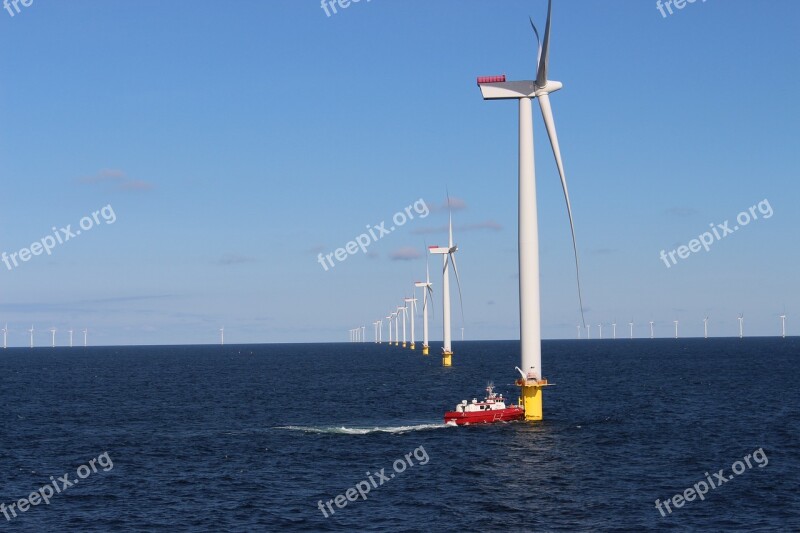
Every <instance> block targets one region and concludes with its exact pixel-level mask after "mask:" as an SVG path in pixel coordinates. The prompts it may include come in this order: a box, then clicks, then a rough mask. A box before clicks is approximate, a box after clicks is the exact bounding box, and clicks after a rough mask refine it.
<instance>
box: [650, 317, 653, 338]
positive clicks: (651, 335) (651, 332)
mask: <svg viewBox="0 0 800 533" xmlns="http://www.w3.org/2000/svg"><path fill="white" fill-rule="evenodd" d="M653 324H654V322H653V321H652V320H651V321H650V338H651V339H652V338H654V337H653Z"/></svg>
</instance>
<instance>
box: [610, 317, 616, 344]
mask: <svg viewBox="0 0 800 533" xmlns="http://www.w3.org/2000/svg"><path fill="white" fill-rule="evenodd" d="M611 327H612V328H614V335H613V338H614V340H617V321H616V320H615V321H614V322H613V323H612V324H611Z"/></svg>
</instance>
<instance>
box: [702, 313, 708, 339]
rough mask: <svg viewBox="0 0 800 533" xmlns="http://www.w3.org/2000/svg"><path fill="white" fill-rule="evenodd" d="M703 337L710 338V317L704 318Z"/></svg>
mask: <svg viewBox="0 0 800 533" xmlns="http://www.w3.org/2000/svg"><path fill="white" fill-rule="evenodd" d="M703 338H706V339H707V338H708V317H707V316H706V317H705V318H704V319H703Z"/></svg>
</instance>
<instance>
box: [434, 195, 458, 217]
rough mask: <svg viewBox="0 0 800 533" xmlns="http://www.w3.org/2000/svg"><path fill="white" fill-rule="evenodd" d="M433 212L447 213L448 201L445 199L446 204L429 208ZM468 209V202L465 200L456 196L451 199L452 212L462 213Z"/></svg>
mask: <svg viewBox="0 0 800 533" xmlns="http://www.w3.org/2000/svg"><path fill="white" fill-rule="evenodd" d="M428 207H429V209H430V210H431V212H433V213H438V212H441V211H444V212H447V211H448V209H447V199H446V198H445V200H444V202H442V203H441V204H433V205H429V206H428ZM466 208H467V202H465V201H464V199H463V198H456V197H455V196H451V197H450V211H462V210H464V209H466Z"/></svg>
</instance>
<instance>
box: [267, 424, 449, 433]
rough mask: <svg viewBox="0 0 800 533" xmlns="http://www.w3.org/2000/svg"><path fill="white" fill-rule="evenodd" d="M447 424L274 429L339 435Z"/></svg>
mask: <svg viewBox="0 0 800 533" xmlns="http://www.w3.org/2000/svg"><path fill="white" fill-rule="evenodd" d="M446 427H449V426H446V425H445V424H417V425H413V426H384V427H372V428H364V427H361V428H359V427H345V426H342V427H330V426H327V427H314V426H279V427H276V428H275V429H283V430H286V431H304V432H306V433H332V434H340V435H368V434H370V433H409V432H411V431H427V430H430V429H442V428H446Z"/></svg>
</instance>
